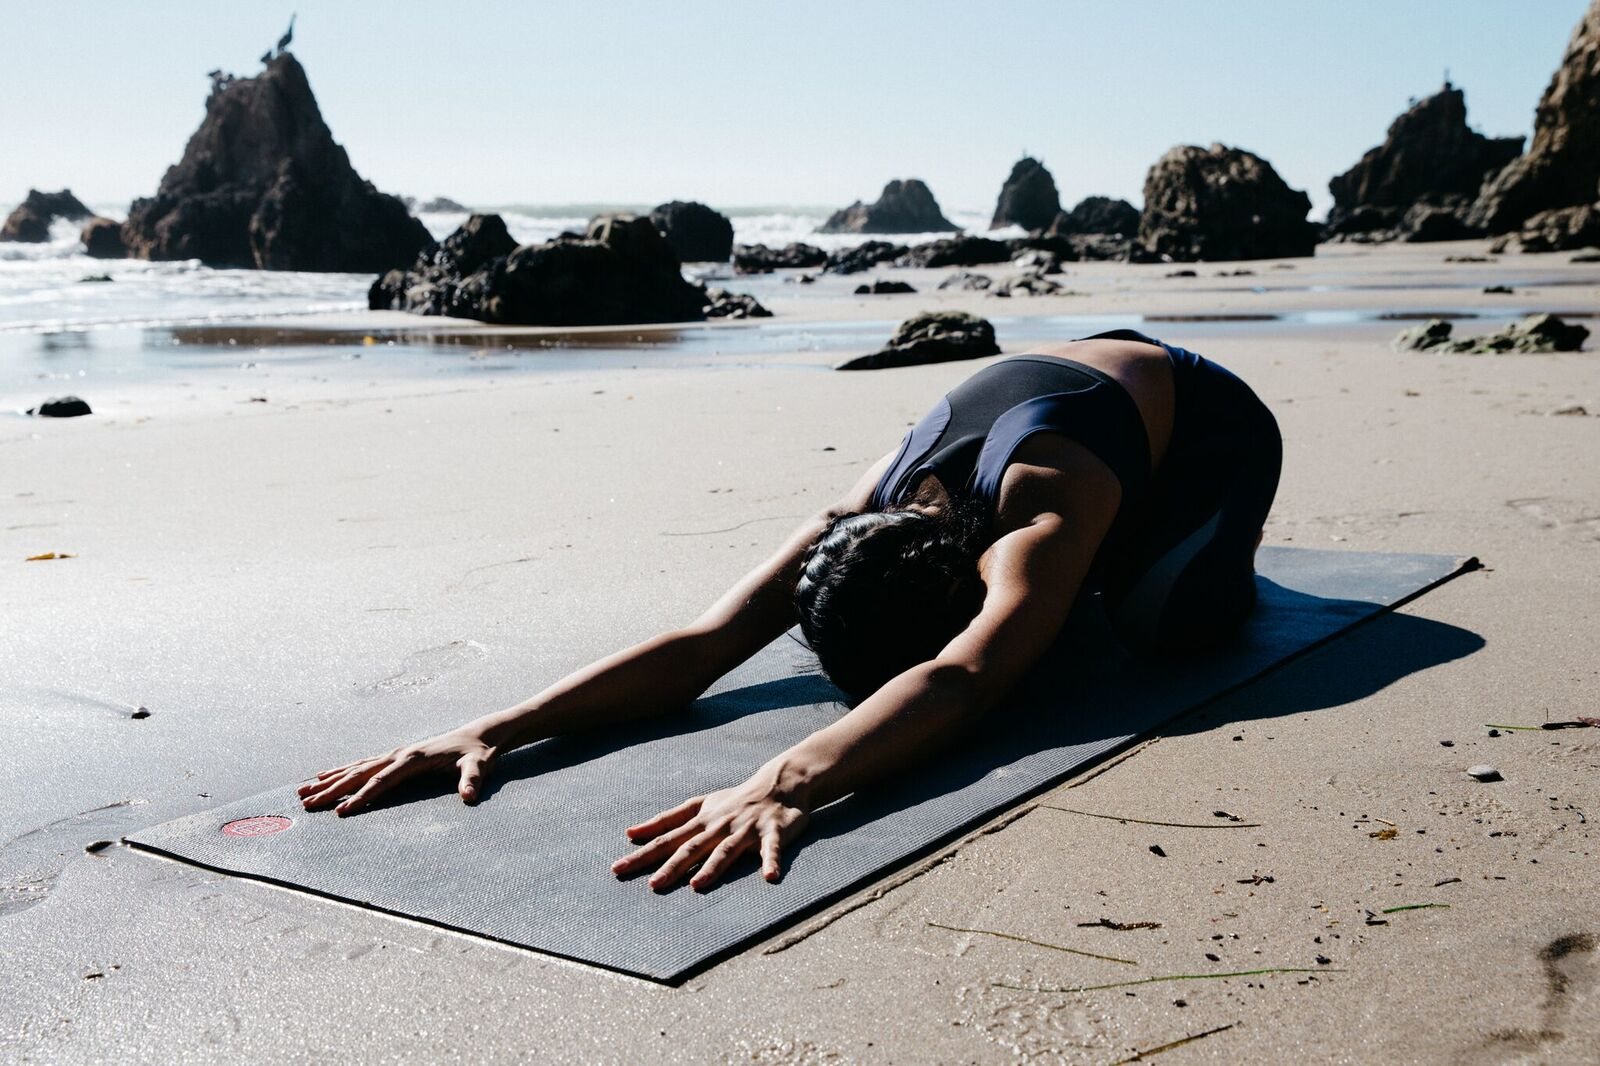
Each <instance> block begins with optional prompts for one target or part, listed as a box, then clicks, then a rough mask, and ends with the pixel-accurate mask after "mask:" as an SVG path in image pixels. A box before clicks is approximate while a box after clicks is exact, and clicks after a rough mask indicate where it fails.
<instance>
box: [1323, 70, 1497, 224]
mask: <svg viewBox="0 0 1600 1066" xmlns="http://www.w3.org/2000/svg"><path fill="white" fill-rule="evenodd" d="M1521 151H1522V138H1521V137H1493V138H1491V137H1485V136H1483V135H1482V134H1481V133H1478V132H1476V131H1475V130H1473V129H1471V128H1470V127H1469V126H1468V125H1467V98H1466V94H1465V93H1463V92H1462V91H1461V90H1460V89H1457V88H1455V87H1454V86H1452V85H1450V84H1449V83H1448V82H1446V83H1445V86H1444V88H1443V89H1441V90H1440V91H1439V92H1437V93H1435V94H1434V95H1432V96H1430V97H1428V98H1427V99H1426V100H1420V101H1418V102H1416V103H1414V104H1412V105H1411V107H1410V108H1408V109H1407V110H1406V111H1405V112H1404V113H1403V114H1401V115H1400V117H1398V118H1396V119H1395V120H1394V122H1392V123H1390V125H1389V131H1388V133H1387V134H1386V135H1385V137H1384V139H1383V143H1382V144H1380V145H1378V146H1377V147H1376V148H1373V149H1371V150H1369V151H1368V152H1367V153H1366V154H1365V155H1363V156H1362V157H1361V160H1360V161H1359V162H1358V163H1356V164H1355V166H1353V167H1351V168H1350V169H1349V170H1347V171H1345V172H1344V173H1343V174H1340V175H1338V176H1337V177H1335V178H1334V179H1333V180H1331V181H1329V182H1328V191H1329V192H1331V193H1332V194H1333V208H1332V210H1330V211H1329V212H1328V223H1327V226H1326V228H1325V232H1326V233H1327V234H1329V235H1339V234H1358V233H1360V234H1377V233H1383V234H1384V235H1385V236H1398V237H1404V238H1406V239H1409V240H1456V239H1459V237H1462V236H1472V235H1473V234H1474V230H1473V229H1472V228H1471V227H1468V226H1467V225H1466V223H1465V215H1466V208H1467V207H1468V206H1470V200H1471V197H1473V196H1475V195H1476V194H1477V192H1478V187H1479V186H1480V185H1482V184H1483V179H1484V177H1485V176H1486V175H1489V174H1492V173H1494V172H1495V171H1497V170H1499V169H1500V168H1501V167H1503V166H1505V165H1506V164H1507V163H1509V162H1510V161H1511V160H1513V159H1515V158H1516V157H1517V155H1518V153H1520V152H1521ZM1417 205H1432V206H1434V207H1436V208H1449V209H1451V213H1452V214H1454V215H1455V216H1456V218H1455V220H1454V221H1453V222H1447V221H1445V220H1444V217H1443V213H1442V212H1440V211H1438V210H1434V211H1423V212H1419V213H1417V214H1415V215H1412V216H1410V217H1408V212H1410V211H1411V209H1413V208H1414V207H1416V206H1417ZM1444 232H1450V233H1452V234H1453V235H1452V236H1436V235H1435V234H1440V233H1444Z"/></svg>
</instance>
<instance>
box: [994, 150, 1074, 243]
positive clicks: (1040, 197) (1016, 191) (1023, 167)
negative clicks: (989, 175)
mask: <svg viewBox="0 0 1600 1066" xmlns="http://www.w3.org/2000/svg"><path fill="white" fill-rule="evenodd" d="M1060 212H1061V196H1060V194H1059V193H1057V192H1056V179H1055V178H1053V177H1051V176H1050V172H1049V171H1048V170H1046V169H1045V167H1044V164H1043V163H1041V162H1039V161H1038V160H1037V159H1034V158H1033V157H1031V156H1023V157H1022V158H1021V159H1019V160H1018V161H1017V163H1016V165H1015V166H1013V167H1012V168H1011V175H1010V177H1008V178H1006V181H1005V184H1004V185H1002V186H1000V199H999V201H998V202H997V203H996V204H995V206H994V219H993V221H991V222H990V223H989V228H990V229H999V228H1000V227H1001V226H1021V227H1022V228H1023V229H1025V230H1042V229H1045V228H1046V227H1048V226H1049V225H1050V223H1051V222H1052V221H1054V220H1055V217H1056V215H1058V214H1059V213H1060Z"/></svg>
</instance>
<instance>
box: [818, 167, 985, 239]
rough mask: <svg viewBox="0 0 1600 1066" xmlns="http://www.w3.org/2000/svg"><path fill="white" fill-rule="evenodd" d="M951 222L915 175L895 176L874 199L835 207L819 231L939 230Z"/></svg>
mask: <svg viewBox="0 0 1600 1066" xmlns="http://www.w3.org/2000/svg"><path fill="white" fill-rule="evenodd" d="M959 228H960V227H959V226H957V225H955V223H953V222H951V221H950V220H949V219H947V218H945V217H944V214H943V213H942V212H941V211H940V210H939V204H938V201H936V200H934V198H933V193H932V192H931V191H929V189H928V187H927V186H926V185H924V184H923V183H922V182H921V181H919V180H917V179H916V178H907V179H906V180H904V181H901V180H899V179H898V178H897V179H895V180H894V181H891V182H890V183H889V184H887V185H885V186H884V187H883V194H882V195H880V196H879V197H878V200H877V202H876V203H872V204H864V203H862V202H861V201H860V200H857V201H856V202H855V203H853V204H851V205H850V206H849V207H846V208H844V209H842V210H839V211H835V212H834V213H833V214H832V215H831V216H830V217H829V218H828V221H826V222H824V223H823V224H822V228H821V229H820V230H818V232H819V233H942V232H946V231H954V230H957V229H959Z"/></svg>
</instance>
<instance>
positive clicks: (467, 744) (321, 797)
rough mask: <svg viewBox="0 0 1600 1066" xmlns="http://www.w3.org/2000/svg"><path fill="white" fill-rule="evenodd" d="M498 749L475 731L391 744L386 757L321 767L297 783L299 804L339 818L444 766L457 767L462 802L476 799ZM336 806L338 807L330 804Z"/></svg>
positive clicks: (453, 732)
mask: <svg viewBox="0 0 1600 1066" xmlns="http://www.w3.org/2000/svg"><path fill="white" fill-rule="evenodd" d="M499 754H500V753H499V751H498V750H496V749H495V748H494V747H493V746H492V745H490V744H489V743H488V742H487V741H485V740H484V739H483V736H482V735H481V734H479V733H478V732H477V731H476V730H473V729H470V728H463V729H456V730H452V731H451V732H449V733H441V734H440V735H439V736H436V737H433V738H431V739H429V740H424V741H421V742H420V743H417V744H409V745H407V746H406V747H403V748H396V749H394V750H393V751H391V752H389V753H388V754H387V755H374V756H372V757H370V758H366V759H357V760H356V761H355V762H353V763H348V764H346V765H344V766H336V767H334V768H333V769H331V770H324V771H322V772H321V773H320V774H318V775H317V776H316V777H315V778H313V779H312V780H311V781H308V782H307V783H305V784H303V785H301V786H300V789H299V793H300V805H301V806H302V807H304V808H305V809H306V810H308V811H320V810H325V809H326V808H328V807H333V811H334V813H335V814H337V815H339V816H340V817H343V816H344V815H347V814H354V813H356V812H357V811H359V810H361V809H362V808H364V807H366V806H368V805H370V804H371V803H372V801H373V800H374V799H376V798H377V797H379V796H381V795H383V794H384V793H385V792H387V791H389V790H390V789H391V788H393V787H394V786H395V785H398V784H400V783H401V782H404V781H410V780H413V779H415V778H417V777H418V776H420V775H423V774H428V773H433V772H435V771H438V770H441V769H443V768H444V767H446V766H454V767H455V768H456V769H457V770H458V771H460V775H461V776H460V779H459V780H458V781H457V783H456V791H457V792H458V793H460V795H461V800H462V802H463V803H476V802H477V801H478V799H479V797H480V796H481V795H482V794H483V785H484V782H485V781H487V780H488V777H489V768H490V767H491V766H493V765H494V761H495V759H496V757H498V756H499ZM335 804H337V806H335Z"/></svg>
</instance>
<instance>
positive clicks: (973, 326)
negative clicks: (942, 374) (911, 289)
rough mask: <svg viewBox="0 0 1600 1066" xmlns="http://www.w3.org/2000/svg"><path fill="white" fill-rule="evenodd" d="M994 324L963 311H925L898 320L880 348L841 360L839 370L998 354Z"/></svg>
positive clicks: (947, 360)
mask: <svg viewBox="0 0 1600 1066" xmlns="http://www.w3.org/2000/svg"><path fill="white" fill-rule="evenodd" d="M999 354H1000V346H999V345H998V344H996V343H995V340H994V326H992V325H990V324H989V322H988V321H987V320H986V319H982V318H979V317H978V316H977V315H969V314H967V313H966V312H964V311H924V312H923V313H922V314H920V315H914V316H912V317H911V318H908V319H906V320H905V321H904V322H902V323H900V325H899V327H898V328H896V329H895V331H894V336H892V337H890V338H889V344H888V346H887V347H885V348H884V349H883V350H882V351H878V352H873V353H872V354H871V355H863V356H858V357H857V358H855V359H851V360H849V361H847V362H844V363H841V364H840V365H839V367H838V369H840V370H883V369H886V368H888V367H896V366H915V365H917V364H919V363H947V362H951V361H953V360H956V359H979V358H982V357H983V356H986V355H999Z"/></svg>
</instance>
